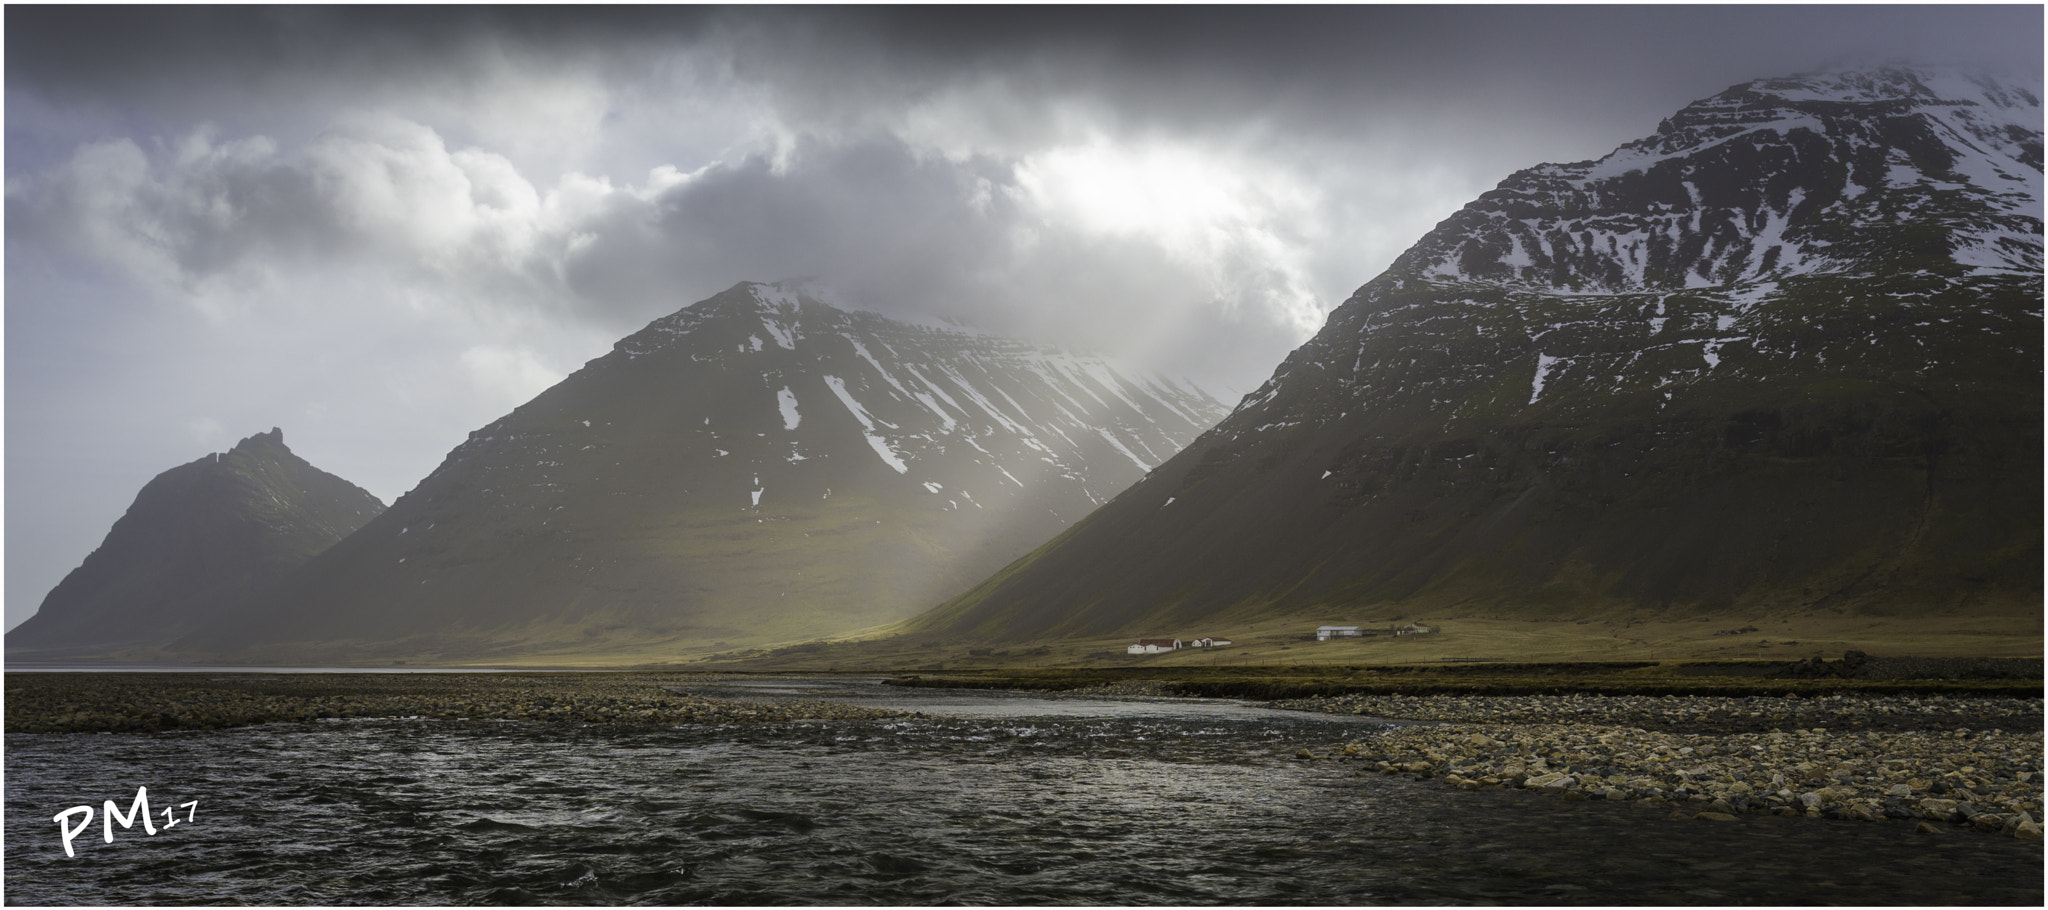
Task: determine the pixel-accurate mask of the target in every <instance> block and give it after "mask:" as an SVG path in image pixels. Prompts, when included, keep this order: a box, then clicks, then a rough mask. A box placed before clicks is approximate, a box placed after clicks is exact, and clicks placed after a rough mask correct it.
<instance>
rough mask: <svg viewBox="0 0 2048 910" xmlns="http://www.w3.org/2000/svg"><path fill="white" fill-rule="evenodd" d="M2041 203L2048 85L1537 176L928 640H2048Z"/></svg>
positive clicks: (1782, 102) (1852, 87)
mask: <svg viewBox="0 0 2048 910" xmlns="http://www.w3.org/2000/svg"><path fill="white" fill-rule="evenodd" d="M2041 181H2042V175H2041V112H2040V102H2039V99H2038V97H2037V96H2036V95H2035V94H2034V92H2033V91H2030V90H2026V89H2018V88H2013V87H2010V86H2004V85H1999V84H1997V83H1994V82H1991V81H1989V80H1983V79H1977V78H1971V77H1964V76H1960V75H1957V74H1953V73H1946V72H1936V71H1925V70H1911V69H1888V70H1881V71H1874V72H1864V73H1844V74H1827V75H1820V76H1809V77H1800V78H1793V79H1782V80H1766V81H1759V82H1754V83H1748V84H1744V85H1739V86H1736V87H1734V88H1732V89H1729V90H1728V91H1726V92H1723V93H1722V94H1720V95H1717V96H1715V97H1713V98H1710V99H1707V100H1705V101H1701V102H1699V103H1696V104H1694V105H1691V106H1689V107H1687V108H1686V109H1685V110H1684V111H1681V112H1680V113H1679V114H1677V115H1676V116H1674V117H1672V118H1671V119H1670V120H1668V121H1666V122H1665V123H1664V124H1663V126H1662V127H1661V128H1660V130H1659V132H1658V133H1657V135H1655V136H1652V137H1649V138H1647V139H1644V140H1642V141H1640V142H1636V143H1632V144H1630V145H1628V146H1624V147H1623V148H1621V149H1619V150H1617V151H1616V152H1615V153H1613V154H1611V155H1609V156H1607V157H1606V158H1603V159H1601V160H1599V161H1596V162H1584V163H1579V164H1571V165H1544V166H1541V167H1537V168H1532V169H1530V170H1527V171H1523V172H1521V173H1518V174H1516V175H1514V176H1512V177H1510V178H1509V179H1508V180H1506V181H1504V182H1503V183H1502V184H1501V185H1500V187H1499V188H1497V189H1495V190H1493V191H1491V192H1489V193H1487V194H1485V195H1484V196H1482V197H1480V198H1479V199H1478V200H1476V201H1475V202H1473V203H1472V204H1470V205H1468V206H1467V207H1466V208H1465V209H1464V210H1462V211H1460V212H1458V213H1457V214H1456V215H1454V216H1452V217H1451V218H1449V219H1447V220H1446V221H1444V222H1443V223H1442V224H1440V225H1439V226H1438V227H1437V228H1436V229H1435V230H1433V231H1432V232H1431V233H1430V234H1429V235H1427V236H1426V237H1424V238H1423V239H1422V240H1421V241H1420V242H1419V243H1417V244H1416V245H1415V246H1414V247H1413V248H1411V249H1410V250H1409V251H1408V252H1407V253H1405V254H1404V255H1403V256H1402V257H1401V258H1400V259H1399V260H1397V261H1396V263H1395V264H1394V265H1393V266H1392V267H1391V268H1390V269H1388V271H1387V272H1386V273H1384V274H1382V275H1381V276H1379V277H1378V278H1376V279H1374V280H1373V281H1372V282H1371V283H1369V284H1367V285H1365V286H1364V287H1363V288H1361V289H1360V290H1359V291H1358V293H1357V294H1355V295H1354V296H1353V297H1352V298H1351V299H1350V300H1349V301H1347V302H1346V303H1345V304H1344V305H1342V306H1341V307H1339V308H1338V309H1337V310H1336V311H1335V312H1333V313H1332V314H1331V316H1330V319H1329V321H1328V323H1327V324H1326V325H1325V327H1324V329H1323V330H1322V331H1321V332H1320V333H1318V334H1317V336H1316V337H1315V338H1314V339H1312V340H1311V341H1309V342H1308V343H1307V344H1305V345H1303V346H1302V347H1301V348H1300V349H1298V350H1297V351H1295V352H1294V353H1293V354H1292V355H1290V356H1289V357H1288V358H1287V359H1286V361H1285V362H1284V363H1283V364H1282V365H1281V366H1280V367H1279V369H1278V370H1277V371H1276V372H1275V373H1274V375H1273V378H1272V379H1271V380H1270V381H1268V382H1267V383H1266V384H1265V385H1264V386H1263V387H1261V388H1260V389H1259V390H1258V391H1256V392H1254V393H1253V394H1251V395H1249V396H1246V398H1245V400H1244V401H1243V402H1242V403H1241V404H1240V405H1239V406H1238V408H1237V409H1236V411H1235V412H1233V413H1232V415H1231V416H1230V417H1228V418H1227V419H1225V420H1224V421H1223V422H1222V423H1221V424H1219V425H1218V426H1217V427H1216V428H1215V429H1213V430H1211V431H1210V432H1209V433H1206V434H1204V435H1203V436H1202V438H1201V439H1199V440H1197V441H1196V442H1195V443H1194V444H1193V445H1191V446H1189V447H1188V449H1187V450H1186V451H1184V452H1182V453H1181V454H1179V455H1178V456H1176V457H1175V458H1173V459H1171V460H1169V461H1168V462H1167V463H1166V464H1164V465H1162V466H1161V467H1160V468H1158V469H1157V470H1155V471H1154V472H1153V473H1152V474H1151V475H1149V476H1148V477H1147V478H1146V480H1145V481H1144V482H1143V483H1141V484H1139V485H1137V486H1135V487H1133V488H1132V489H1130V490H1129V491H1126V492H1125V493H1124V494H1123V495H1121V496H1119V497H1118V498H1117V499H1116V500H1115V501H1114V502H1112V503H1110V504H1109V505H1108V506H1105V507H1104V508H1103V509H1101V510H1100V511H1098V512H1097V513H1095V514H1094V515H1091V516H1090V517H1089V518H1088V519H1087V520H1085V521H1083V522H1082V523H1080V524H1078V525H1076V526H1075V527H1074V528H1073V529H1072V530H1070V531H1069V532H1068V533H1066V534H1064V535H1062V536H1061V537H1060V538H1059V539H1058V540H1056V541H1054V542H1052V543H1051V544H1048V545H1047V546H1046V547H1043V548H1041V549H1040V550H1039V551H1037V552H1035V553H1033V554H1032V555H1031V556H1030V557H1027V558H1026V559H1024V560H1021V561H1019V562H1018V563H1016V564H1014V565H1012V566H1010V567H1009V568H1007V569H1005V570H1004V571H1003V572H1002V573H1000V574H999V575H997V576H996V577H994V578H992V579H990V580H989V581H987V582H985V583H984V584H982V585H980V586H978V587H977V588H976V589H975V590H973V591H971V592H969V593H967V594H965V595H963V596H962V597H960V598H957V599H955V600H954V601H952V602H951V603H949V604H947V605H945V606H944V607H942V608H940V609H939V610H937V611H934V612H933V613H931V614H929V615H927V616H925V617H922V618H920V619H919V620H917V621H916V622H915V623H914V624H912V626H911V628H912V629H914V630H917V631H922V632H928V633H943V634H948V635H972V636H982V637H988V638H997V639H1027V638H1036V637H1041V636H1047V635H1071V634H1102V633H1108V632H1114V631H1118V630H1123V631H1139V630H1159V629H1175V628H1184V627H1186V626H1184V625H1183V624H1186V623H1192V622H1195V621H1197V620H1204V619H1208V618H1212V617H1218V616H1223V615H1242V616H1246V617H1254V616H1258V615H1271V614H1275V613H1291V612H1297V611H1308V610H1321V609H1327V608H1337V609H1339V610H1340V612H1341V613H1342V615H1346V616H1349V615H1363V614H1362V613H1361V612H1360V611H1361V610H1370V609H1371V608H1372V607H1374V606H1392V607H1397V608H1399V610H1400V611H1404V612H1410V613H1411V614H1412V613H1413V612H1414V611H1415V610H1426V611H1428V612H1429V613H1431V615H1445V613H1446V611H1455V612H1458V613H1462V614H1465V615H1497V616H1510V617H1531V618H1534V617H1551V618H1558V617H1570V616H1583V615H1591V614H1599V613H1612V612H1616V611H1622V612H1630V613H1638V614H1639V613H1641V612H1643V611H1685V612H1710V611H1723V610H1732V609H1741V610H1780V611H1803V610H1814V609H1833V608H1844V609H1849V608H1854V609H1861V610H1868V611H1881V612H1883V611H1901V610H1915V611H1918V610H1932V609H1938V608H1970V609H1990V610H2007V611H2019V612H2020V613H2021V614H2024V613H2026V612H2028V611H2032V612H2035V613H2038V611H2039V609H2040V604H2041V587H2040V583H2041V569H2042V563H2041V526H2042V513H2041V501H2042V500H2041V493H2042V488H2041V417H2042V396H2041V389H2042V385H2041V384H2042V373H2041V363H2042V362H2041V338H2042V321H2041V306H2042V275H2041V268H2042V264H2041V263H2042V258H2041V249H2042V240H2041V230H2042V228H2041V192H2040V189H2041Z"/></svg>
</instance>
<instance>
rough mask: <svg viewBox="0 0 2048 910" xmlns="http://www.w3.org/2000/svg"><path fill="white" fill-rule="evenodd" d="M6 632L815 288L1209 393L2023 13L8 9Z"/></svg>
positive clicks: (2013, 37)
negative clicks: (319, 480) (275, 450)
mask: <svg viewBox="0 0 2048 910" xmlns="http://www.w3.org/2000/svg"><path fill="white" fill-rule="evenodd" d="M5 40H6V58H5V93H6V94H5V98H6V100H5V105H6V107H5V129H6V144H5V169H6V180H7V184H6V192H7V203H6V205H7V208H6V222H5V256H6V258H5V268H6V290H5V342H6V343H5V364H6V367H5V388H6V396H5V404H6V408H5V415H6V423H5V427H6V434H5V439H4V445H5V459H6V475H5V487H4V493H5V500H4V501H5V509H6V538H5V554H6V555H5V570H6V572H5V577H6V585H5V597H6V601H5V606H6V627H7V628H9V629H11V628H13V627H14V626H15V625H17V624H19V623H20V622H21V621H23V620H24V619H26V618H27V617H28V616H30V615H31V614H33V612H34V610H35V608H36V606H37V605H39V604H40V602H41V601H42V598H43V596H44V595H45V594H46V593H47V592H48V591H49V589H50V588H51V587H53V586H54V585H55V584H56V583H57V582H58V581H59V580H61V579H62V577H63V576H64V574H65V573H67V572H69V571H70V570H71V569H72V568H74V567H76V566H77V565H78V564H79V562H80V561H82V560H83V559H84V557H85V556H86V555H87V554H88V553H89V552H91V551H92V549H93V548H94V547H96V546H98V544H99V542H100V540H101V539H102V538H103V537H104V536H105V535H106V532H107V530H108V528H109V527H111V525H112V524H113V522H114V521H115V520H116V519H118V518H119V517H120V516H121V514H122V513H123V512H124V511H126V509H127V507H128V506H129V504H130V503H131V502H132V501H133V499H134V496H135V494H136V492H137V491H139V490H140V489H141V488H142V486H143V485H144V484H145V483H147V482H148V481H149V480H150V478H152V477H154V476H155V475H156V474H158V473H160V472H162V471H164V470H167V469H169V468H171V467H174V466H176V465H179V464H183V463H186V462H190V461H193V460H195V459H198V458H200V457H202V456H205V455H206V454H208V453H210V452H216V451H224V450H226V449H228V448H231V447H232V446H233V445H234V444H235V443H236V442H237V441H238V440H240V439H241V438H243V437H246V436H249V435H251V434H254V433H259V432H264V431H267V430H269V429H270V428H271V427H273V426H275V427H280V428H282V429H283V430H284V437H285V442H286V444H287V445H288V446H290V447H291V448H292V450H293V451H294V452H296V453H297V454H299V455H300V456H302V457H304V458H306V459H307V460H309V461H311V462H312V463H313V464H314V465H316V466H318V467H320V468H321V469H323V470H326V471H329V472H332V473H335V474H337V475H339V476H341V477H343V478H346V479H348V480H350V481H352V482H354V483H356V484H358V485H360V486H363V487H364V488H366V489H368V490H369V491H370V492H371V493H373V494H375V495H376V496H377V497H378V498H379V499H382V500H383V501H384V502H386V503H387V504H388V503H390V502H392V501H394V500H395V499H396V498H398V497H399V496H400V495H401V494H403V493H404V492H406V491H407V490H409V489H411V488H412V486H413V485H414V484H415V483H417V482H418V481H419V480H420V479H422V478H424V477H425V476H426V475H427V474H428V473H429V472H430V471H432V470H433V468H434V467H435V466H436V465H438V464H439V463H440V462H441V459H442V458H443V457H444V456H445V455H446V453H447V452H448V450H450V449H452V448H453V447H454V446H455V445H456V444H458V443H460V442H461V441H462V440H463V439H464V438H465V437H466V436H467V434H468V433H469V431H471V430H473V429H476V428H479V427H481V426H483V425H484V424H486V423H489V422H490V421H492V420H494V419H496V418H497V417H499V416H501V415H503V414H504V413H506V412H507V411H510V410H511V409H512V408H514V407H516V406H517V405H519V404H521V403H523V402H525V401H526V400H528V399H530V398H532V397H533V396H534V395H536V394H538V393H539V392H540V391H542V390H543V389H545V388H547V387H548V386H550V385H552V384H553V383H555V382H557V381H559V380H560V379H562V378H563V377H564V376H566V375H568V374H569V373H570V372H573V371H574V370H576V369H577V368H579V367H580V366H581V365H582V364H583V363H585V362H586V361H588V360H591V359H593V358H596V357H598V356H601V355H603V354H604V353H606V352H607V351H608V350H610V347H611V344H612V342H613V341H615V340H617V339H618V338H620V337H622V336H624V335H626V334H628V333H630V332H632V331H634V330H635V329H637V328H639V327H640V326H642V325H644V324H646V323H647V322H648V321H650V320H652V319H654V318H656V317H659V316H662V315H665V314H668V313H671V312H674V311H675V310H677V309H680V308H681V307H684V306H686V305H688V304H690V303H693V302H695V301H698V300H701V299H703V298H705V297H708V296H710V295H711V294H714V293H716V292H718V291H720V290H723V289H725V288H727V287H730V286H732V285H733V284H735V283H738V282H741V281H781V280H788V279H807V280H812V281H816V282H819V283H822V284H824V285H826V286H829V287H830V288H832V289H833V291H834V293H835V294H836V296H837V298H838V299H839V300H842V301H845V302H846V303H849V304H851V305H854V306H858V307H860V308H863V309H869V310H873V311H876V312H881V313H884V314H889V315H895V316H901V317H909V318H918V319H947V320H953V321H957V322H962V323H965V324H968V325H973V326H976V327H978V328H981V329H985V330H991V331H999V332H1005V333H1010V334H1015V335H1020V336H1023V337H1026V338H1030V339H1034V340H1037V341H1041V342H1044V343H1047V344H1058V345H1062V346H1066V347H1069V348H1073V349H1078V350H1084V351H1092V352H1098V353H1104V354H1108V355H1111V356H1114V357H1119V358H1122V359H1124V360H1126V361H1128V362H1130V363H1133V364H1135V365H1139V366H1143V367H1146V368H1149V369H1155V370H1159V371H1161V372H1164V373H1167V374H1169V375H1173V376H1179V377H1185V378H1188V379H1191V380H1193V381H1195V382H1197V383H1199V384H1200V385H1202V386H1203V387H1204V388H1206V389H1207V390H1209V391H1210V392H1211V393H1212V394H1213V395H1215V396H1216V397H1218V398H1219V399H1221V400H1224V401H1225V402H1226V403H1231V404H1234V403H1235V402H1236V400H1237V398H1238V397H1239V396H1241V395H1243V394H1244V393H1246V392H1249V391H1251V390H1252V389H1253V388H1255V387H1257V386H1258V385H1259V383H1261V382H1262V381H1264V379H1265V378H1266V377H1267V376H1268V375H1269V374H1270V373H1271V371H1272V369H1273V368H1274V367H1275V366H1276V365H1277V364H1278V363H1279V362H1280V360H1281V359H1282V358H1283V357H1284V356H1285V355H1286V354H1287V352H1289V351H1291V350H1292V349H1293V348H1295V347H1296V346H1298V345H1299V344H1301V343H1302V342H1303V341H1306V340H1307V339H1308V338H1309V337H1310V336H1311V335H1312V334H1314V332H1315V331H1316V330H1317V329H1318V328H1319V327H1320V326H1321V325H1322V322H1323V319H1324V317H1325V316H1326V315H1327V314H1328V313H1329V311H1330V310H1332V309H1333V308H1335V307H1336V306H1337V305H1339V304H1341V303H1343V302H1344V300H1345V299H1346V298H1347V297H1349V296H1350V295H1351V293H1352V292H1353V291H1355V290H1356V289H1357V288H1358V287H1359V286H1360V285H1362V284H1364V283H1365V282H1367V281H1369V280H1370V279H1372V278H1373V277H1374V276H1375V275H1377V274H1378V273H1379V272H1380V271H1381V270H1383V269H1384V268H1386V266H1387V265H1389V264H1390V263H1391V262H1392V261H1393V259H1394V258H1395V257H1396V256H1398V255H1399V254H1400V253H1401V252H1402V251H1403V250H1404V249H1406V248H1407V247H1408V246H1409V245H1410V244H1412V243H1413V242H1415V241H1416V240H1417V239H1419V238H1420V237H1421V236H1422V235H1423V234H1424V233H1425V232H1427V231H1428V230H1429V229H1430V228H1431V227H1433V226H1434V225H1435V224H1436V223H1437V222H1439V221H1441V220H1442V219H1444V218H1446V217H1448V216H1449V215H1451V214H1452V213H1453V212H1455V211H1456V210H1457V209H1458V208H1460V207H1461V206H1463V205H1464V204H1465V203H1466V202H1468V201H1470V200H1472V199H1473V198H1475V197H1476V196H1478V195H1479V194H1480V193H1482V192H1484V191H1486V190H1488V189H1490V188H1492V187H1493V186H1494V185H1496V184H1497V183H1499V182H1500V181H1501V180H1502V179H1504V178H1506V177H1507V176H1508V175H1509V174H1511V173H1513V172H1514V171H1516V170H1519V169H1522V168H1526V167H1530V166H1534V165H1536V164H1540V163H1544V162H1568V161H1581V160H1586V159H1592V158H1598V157H1600V156H1602V155H1604V154H1606V153H1607V152H1608V151H1611V150H1612V149H1613V148H1614V147H1616V146H1618V145H1621V144H1622V143H1625V142H1628V141H1631V140H1633V139H1636V138H1640V137H1642V136H1645V135H1648V134H1650V133H1652V132H1654V131H1655V129H1656V126H1657V124H1658V122H1659V121H1660V120H1661V119H1662V118H1663V117H1665V116H1666V115H1668V114H1670V113H1672V112H1673V111H1675V110H1677V109H1678V108H1680V107H1682V106H1684V105H1685V104H1687V103H1689V102H1691V101H1694V100H1698V99H1700V98H1704V97H1707V96H1710V95H1713V94H1715V93H1717V92H1719V91H1721V90H1722V89H1725V88H1727V87H1729V86H1731V85H1734V84H1736V83H1739V82H1743V81H1746V80H1749V79H1756V78H1764V77H1771V76H1780V75H1789V74H1793V73H1799V72H1806V71H1811V70H1816V69H1824V68H1831V67H1837V66H1847V65H1866V64H1874V63H1882V62H1894V61H1903V62H1918V63H1931V64H1965V65H1975V66H1979V67H1982V68H1984V69H1987V70H1989V71H1991V72H1993V73H1998V74H2001V75H2005V76H2007V77H2008V78H2014V79H2019V80H2024V81H2026V82H2027V83H2029V84H2032V85H2034V86H2037V87H2038V86H2039V85H2040V82H2041V69H2042V9H2041V8H2040V7H2039V6H2037V5H2025V4H2023V5H2008V6H1956V5H1939V6H1896V5H1894V6H1840V5H1832V6H1773V5H1763V6H1708V7H1681V6H1626V5H1623V6H1612V5H1603V6H1585V7H1569V6H1522V5H1517V6H1307V7H1222V6H1198V7H1178V6H1144V7H1091V6H1062V7H1013V8H995V7H976V6H966V7H934V6H926V7H905V8H886V7H883V8H877V7H743V8H718V7H666V6H627V7H603V8H591V7H563V8H556V7H507V8H492V7H478V6H460V7H414V6H404V7H328V8H311V7H260V6H259V7H250V6H240V7H191V6H152V7H123V8H109V7H94V6H70V5H66V6H23V5H9V6H7V7H6V8H5Z"/></svg>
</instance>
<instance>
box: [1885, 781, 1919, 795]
mask: <svg viewBox="0 0 2048 910" xmlns="http://www.w3.org/2000/svg"><path fill="white" fill-rule="evenodd" d="M1885 793H1887V794H1889V795H1891V796H1900V797H1905V796H1912V795H1913V788H1912V787H1908V786H1906V785H1905V784H1893V785H1892V787H1891V789H1889V790H1886V791H1885Z"/></svg>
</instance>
